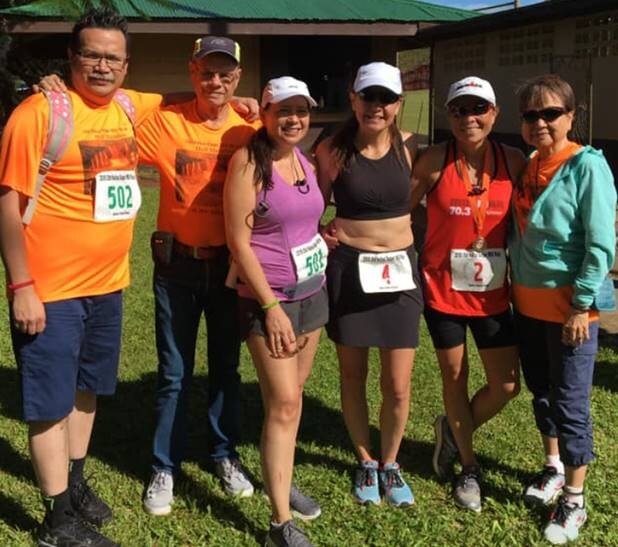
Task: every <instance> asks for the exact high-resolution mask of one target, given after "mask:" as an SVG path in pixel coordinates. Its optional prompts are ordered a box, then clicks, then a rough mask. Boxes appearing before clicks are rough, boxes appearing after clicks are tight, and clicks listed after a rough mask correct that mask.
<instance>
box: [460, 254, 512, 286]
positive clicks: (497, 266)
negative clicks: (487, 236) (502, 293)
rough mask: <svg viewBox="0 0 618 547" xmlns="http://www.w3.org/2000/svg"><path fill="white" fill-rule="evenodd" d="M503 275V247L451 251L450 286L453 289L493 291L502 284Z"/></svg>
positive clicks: (504, 266)
mask: <svg viewBox="0 0 618 547" xmlns="http://www.w3.org/2000/svg"><path fill="white" fill-rule="evenodd" d="M505 275H506V255H505V253H504V249H486V250H484V251H469V250H467V249H453V250H452V251H451V277H452V284H451V287H452V288H453V290H455V291H470V292H485V291H493V290H495V289H499V288H500V287H502V286H503V285H504V277H505Z"/></svg>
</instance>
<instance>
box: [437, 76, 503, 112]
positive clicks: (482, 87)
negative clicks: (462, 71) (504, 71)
mask: <svg viewBox="0 0 618 547" xmlns="http://www.w3.org/2000/svg"><path fill="white" fill-rule="evenodd" d="M463 95H470V96H472V97H478V98H479V99H483V100H484V101H487V102H488V103H491V104H493V105H494V106H496V94H495V93H494V88H493V87H491V84H490V83H489V82H488V81H487V80H483V79H482V78H478V77H477V76H468V77H466V78H463V79H461V80H457V81H456V82H455V83H453V84H451V87H449V88H448V95H447V97H446V102H445V103H444V106H447V105H448V104H449V103H450V102H451V101H452V100H453V99H456V98H457V97H461V96H463Z"/></svg>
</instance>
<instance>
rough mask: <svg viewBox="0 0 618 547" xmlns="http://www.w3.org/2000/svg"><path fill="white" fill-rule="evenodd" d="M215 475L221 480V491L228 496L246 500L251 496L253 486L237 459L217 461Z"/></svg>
mask: <svg viewBox="0 0 618 547" xmlns="http://www.w3.org/2000/svg"><path fill="white" fill-rule="evenodd" d="M215 474H216V475H217V477H219V478H220V479H221V482H222V483H223V489H224V490H225V491H226V492H227V493H228V494H229V495H230V496H238V497H240V498H248V497H249V496H251V495H253V485H252V484H251V481H250V480H249V477H247V473H246V472H245V470H244V469H243V468H242V465H240V462H239V461H238V460H237V459H230V458H224V459H223V460H221V461H218V462H217V463H216V465H215Z"/></svg>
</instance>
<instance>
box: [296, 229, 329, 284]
mask: <svg viewBox="0 0 618 547" xmlns="http://www.w3.org/2000/svg"><path fill="white" fill-rule="evenodd" d="M327 256H328V247H327V246H326V242H325V241H324V240H323V239H322V236H320V234H316V235H315V237H314V238H313V239H311V240H310V241H307V242H306V243H303V244H302V245H298V246H296V247H292V258H293V260H294V264H295V266H296V280H297V282H298V283H302V282H303V281H307V280H308V279H310V278H312V277H315V276H316V275H323V274H324V271H325V270H326V259H327Z"/></svg>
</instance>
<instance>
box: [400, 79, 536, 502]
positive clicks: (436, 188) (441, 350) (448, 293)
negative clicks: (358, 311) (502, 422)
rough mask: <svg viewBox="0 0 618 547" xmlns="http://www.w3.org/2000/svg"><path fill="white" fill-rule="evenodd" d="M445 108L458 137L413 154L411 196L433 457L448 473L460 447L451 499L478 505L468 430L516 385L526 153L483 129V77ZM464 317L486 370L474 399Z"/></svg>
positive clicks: (486, 119)
mask: <svg viewBox="0 0 618 547" xmlns="http://www.w3.org/2000/svg"><path fill="white" fill-rule="evenodd" d="M446 109H447V117H448V121H449V125H450V128H451V132H452V134H453V137H454V138H453V139H451V140H449V141H448V142H446V143H442V144H438V145H435V146H431V147H429V148H428V149H427V150H426V151H425V152H424V153H423V154H422V155H421V156H420V158H419V159H418V160H417V162H416V163H415V166H414V173H413V177H412V179H413V182H412V206H413V207H415V206H416V205H418V203H419V202H420V200H421V199H422V198H423V196H425V195H426V196H427V231H426V235H425V241H424V245H423V250H422V253H421V277H422V280H423V283H424V298H425V319H426V321H427V326H428V328H429V332H430V334H431V337H432V340H433V343H434V347H435V349H436V354H437V357H438V362H439V364H440V371H441V373H442V385H443V399H444V407H445V409H446V416H438V417H437V418H436V421H435V424H434V427H435V432H436V447H435V451H434V456H433V467H434V470H435V471H436V473H437V474H438V476H439V477H440V478H446V477H447V476H449V475H451V474H452V473H453V464H454V462H455V459H456V458H457V456H459V459H460V461H461V465H462V470H461V473H460V474H459V475H458V476H457V479H456V481H455V483H454V491H453V497H454V500H455V503H456V504H457V505H459V506H460V507H463V508H465V509H470V510H473V511H477V512H478V511H480V510H481V489H480V478H481V477H480V469H479V466H478V463H477V460H476V457H475V455H474V451H473V447H472V436H473V433H474V431H475V430H476V429H477V428H478V427H479V426H481V425H482V424H483V423H485V422H486V421H488V420H489V419H490V418H491V417H493V416H494V415H495V414H496V413H497V412H498V411H499V410H500V409H502V407H503V406H504V405H505V404H506V403H507V402H508V401H509V399H511V398H512V397H514V396H515V395H516V394H517V393H518V391H519V363H518V354H517V348H516V346H515V337H514V332H513V322H512V316H511V311H510V306H509V290H508V282H507V278H506V254H505V248H506V236H507V227H508V216H509V207H510V199H511V192H512V177H516V176H518V175H519V173H520V172H521V170H522V169H523V167H524V164H525V159H524V156H523V154H522V153H521V152H520V151H518V150H516V149H514V148H511V147H508V146H504V145H501V144H498V143H496V142H494V141H493V140H491V139H490V138H489V134H490V133H491V130H492V128H493V125H494V122H495V120H496V117H497V116H498V112H499V108H498V106H497V105H496V99H495V95H494V91H493V89H492V87H491V85H490V83H489V82H487V81H485V80H482V79H480V78H477V77H474V76H471V77H468V78H464V79H462V80H459V81H458V82H455V83H454V84H453V85H451V87H450V89H449V92H448V98H447V101H446ZM468 327H469V328H470V330H471V331H472V334H473V336H474V339H475V342H476V345H477V348H478V350H479V354H480V356H481V360H482V362H483V366H484V368H485V375H486V378H487V384H486V385H484V386H483V387H482V388H481V389H479V390H478V391H477V392H476V393H475V394H474V396H473V397H472V398H471V399H470V398H469V397H468V385H467V384H468V356H467V349H466V331H467V328H468Z"/></svg>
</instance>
